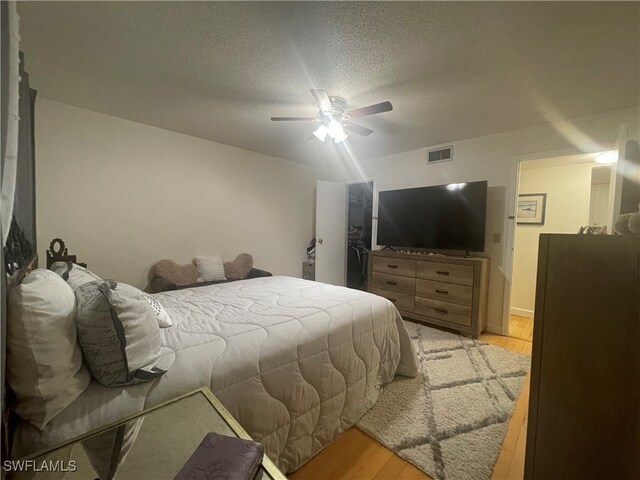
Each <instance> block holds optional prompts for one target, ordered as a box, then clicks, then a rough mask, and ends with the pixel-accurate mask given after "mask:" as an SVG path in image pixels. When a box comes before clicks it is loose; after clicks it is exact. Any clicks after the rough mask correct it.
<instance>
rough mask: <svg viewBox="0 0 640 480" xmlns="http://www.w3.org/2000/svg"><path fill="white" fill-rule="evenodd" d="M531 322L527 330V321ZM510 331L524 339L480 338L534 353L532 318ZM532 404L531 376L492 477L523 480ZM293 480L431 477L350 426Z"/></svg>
mask: <svg viewBox="0 0 640 480" xmlns="http://www.w3.org/2000/svg"><path fill="white" fill-rule="evenodd" d="M523 320H526V321H528V322H529V324H530V325H531V328H530V330H527V328H526V324H527V322H523ZM511 322H512V323H511V325H510V331H511V332H512V334H513V333H517V334H518V335H522V336H523V338H525V337H526V338H529V340H528V341H527V340H523V339H521V338H515V337H511V336H509V337H504V336H502V335H494V334H490V333H488V334H482V335H481V336H480V340H482V341H484V342H487V343H491V344H493V345H498V346H500V347H503V348H506V349H508V350H513V351H514V352H520V353H524V354H527V355H531V338H532V332H533V321H532V320H530V319H525V318H524V317H515V316H512V317H511ZM528 405H529V376H527V378H526V379H525V383H524V387H523V389H522V393H521V394H520V397H518V400H517V402H516V406H515V409H514V412H513V415H512V416H511V420H509V425H508V427H507V433H506V434H505V438H504V442H503V443H502V449H501V450H500V455H499V456H498V460H497V461H496V464H495V466H494V468H493V475H492V477H491V478H492V480H520V479H522V477H523V473H524V452H525V442H526V438H527V412H528ZM289 478H290V479H292V480H346V479H354V480H355V479H357V480H374V479H375V480H418V479H431V477H429V476H428V475H426V474H425V473H423V472H421V471H420V470H418V469H417V468H416V467H414V466H413V465H411V464H410V463H408V462H406V461H405V460H403V459H401V458H400V457H398V456H397V455H396V454H395V453H393V452H392V451H391V450H389V449H388V448H386V447H384V446H382V445H381V444H380V443H378V442H377V441H376V440H374V439H373V438H371V437H370V436H368V435H367V434H365V433H364V432H362V431H361V430H359V429H358V428H357V427H351V428H350V429H349V430H347V431H346V432H345V433H343V434H342V435H341V436H340V437H339V438H338V439H337V440H336V441H335V442H333V443H332V444H331V445H329V446H328V447H327V448H325V449H324V450H323V451H322V452H320V453H319V454H318V455H316V456H315V457H314V458H312V459H311V460H309V462H307V463H306V464H305V465H304V466H303V467H302V468H300V469H299V470H298V471H296V472H295V473H293V474H291V475H289Z"/></svg>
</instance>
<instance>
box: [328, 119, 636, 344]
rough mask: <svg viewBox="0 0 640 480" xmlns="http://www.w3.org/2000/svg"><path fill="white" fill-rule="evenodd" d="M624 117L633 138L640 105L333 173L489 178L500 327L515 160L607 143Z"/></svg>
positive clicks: (386, 178) (384, 180)
mask: <svg viewBox="0 0 640 480" xmlns="http://www.w3.org/2000/svg"><path fill="white" fill-rule="evenodd" d="M625 123H626V124H628V125H629V131H630V134H631V135H630V136H631V138H635V139H637V138H638V136H639V135H638V108H637V107H636V108H628V109H622V110H615V111H612V112H606V113H603V114H598V115H594V116H590V117H583V118H579V119H575V120H572V121H560V122H556V123H553V124H546V125H540V126H536V127H532V128H527V129H523V130H516V131H512V132H505V133H500V134H496V135H489V136H486V137H480V138H472V139H467V140H461V141H454V142H446V143H442V144H441V145H434V146H433V147H430V148H437V147H438V146H446V145H453V161H451V162H443V163H438V164H432V165H427V164H426V156H427V150H428V149H426V148H422V149H418V150H412V151H409V152H404V153H400V154H396V155H389V156H386V157H379V158H375V159H360V160H359V161H357V162H356V163H357V166H358V168H359V169H360V170H361V173H360V172H358V168H355V164H354V162H352V161H345V163H343V164H340V165H337V166H336V167H335V168H334V170H333V172H332V179H333V180H336V181H339V180H351V179H356V178H358V177H360V176H361V175H362V176H365V177H367V178H370V179H373V180H375V182H376V189H377V190H378V191H382V190H391V189H396V188H408V187H417V186H424V185H439V184H445V183H451V182H469V181H474V180H488V181H489V199H488V212H487V239H486V241H485V250H486V255H487V256H489V257H490V258H491V274H490V286H489V319H488V327H487V328H488V330H489V331H492V332H498V333H499V332H501V331H502V324H503V300H504V292H505V290H507V291H509V290H510V282H511V277H509V276H508V273H507V272H505V268H504V266H505V264H507V263H508V261H509V259H508V256H509V254H510V252H507V249H506V248H505V241H504V240H505V234H508V233H509V231H510V230H509V229H510V228H511V227H510V225H509V224H508V222H510V221H508V220H507V215H512V214H513V213H514V206H515V203H512V202H511V200H512V199H514V198H515V190H513V191H512V183H513V184H514V185H513V187H515V177H514V176H513V175H514V168H515V165H516V164H517V162H518V160H520V159H523V158H535V157H538V158H539V157H544V156H557V154H561V153H562V154H565V153H566V154H569V153H579V152H596V151H602V150H606V149H609V148H611V147H613V146H614V145H613V144H614V143H615V140H616V136H617V133H618V128H619V126H620V125H621V124H625ZM554 154H556V155H554ZM512 177H513V180H512ZM374 208H377V206H376V207H374ZM374 211H375V210H374ZM508 227H509V228H508ZM375 228H376V227H375V225H374V229H375ZM494 233H496V234H499V235H500V238H501V241H500V242H499V243H494V242H493V234H494ZM507 270H508V268H507Z"/></svg>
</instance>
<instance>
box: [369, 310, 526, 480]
mask: <svg viewBox="0 0 640 480" xmlns="http://www.w3.org/2000/svg"><path fill="white" fill-rule="evenodd" d="M405 323H406V325H407V328H408V329H409V334H410V336H411V339H412V341H413V342H414V344H415V347H416V351H417V354H418V361H419V364H420V372H419V375H418V376H417V377H416V378H405V377H396V378H395V380H394V381H393V382H392V383H391V384H389V385H387V386H385V387H384V389H383V391H382V393H381V395H380V397H379V398H378V401H377V403H376V404H375V405H374V407H373V408H372V409H371V410H369V411H368V412H367V413H366V414H365V415H364V416H363V417H362V418H361V419H360V421H359V422H358V423H357V426H358V427H359V428H360V429H361V430H363V431H365V432H366V433H368V434H369V435H371V436H372V437H374V438H375V439H376V440H378V441H379V442H380V443H382V444H383V445H385V446H386V447H387V448H389V449H391V450H393V451H394V452H395V453H396V454H398V455H399V456H400V457H402V458H404V459H405V460H407V461H408V462H410V463H412V464H413V465H415V466H416V467H418V468H419V469H420V470H422V471H423V472H425V473H426V474H428V475H430V476H431V477H433V478H437V479H438V480H485V479H488V478H490V477H491V472H492V470H493V465H494V464H495V462H496V460H497V458H498V454H499V453H500V448H501V446H502V441H503V439H504V435H505V432H506V430H507V423H508V421H509V418H510V417H511V414H512V412H513V409H514V407H515V402H516V400H517V398H518V395H519V394H520V390H521V389H522V385H523V383H524V379H525V376H526V375H527V372H528V370H529V366H530V364H531V359H530V357H529V356H527V355H523V354H520V353H515V352H511V351H508V350H505V349H503V348H500V347H497V346H494V345H488V344H486V343H484V342H480V341H478V340H473V339H470V338H466V337H462V336H459V335H455V334H453V333H448V332H443V331H441V330H436V329H434V328H429V327H425V326H422V325H417V324H415V323H411V322H405Z"/></svg>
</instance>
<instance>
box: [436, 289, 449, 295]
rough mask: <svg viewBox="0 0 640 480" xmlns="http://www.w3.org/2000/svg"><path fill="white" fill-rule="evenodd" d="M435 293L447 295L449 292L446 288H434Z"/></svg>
mask: <svg viewBox="0 0 640 480" xmlns="http://www.w3.org/2000/svg"><path fill="white" fill-rule="evenodd" d="M436 293H441V294H442V295H449V292H447V291H446V290H436Z"/></svg>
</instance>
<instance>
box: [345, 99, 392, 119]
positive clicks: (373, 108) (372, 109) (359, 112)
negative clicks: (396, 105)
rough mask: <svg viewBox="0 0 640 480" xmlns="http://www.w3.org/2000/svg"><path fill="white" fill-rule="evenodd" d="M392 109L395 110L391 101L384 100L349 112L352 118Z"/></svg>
mask: <svg viewBox="0 0 640 480" xmlns="http://www.w3.org/2000/svg"><path fill="white" fill-rule="evenodd" d="M391 110H393V105H391V102H382V103H376V104H374V105H369V106H368V107H362V108H356V109H355V110H351V111H350V112H348V113H349V116H350V117H351V118H359V117H365V116H367V115H373V114H374V113H383V112H390V111H391Z"/></svg>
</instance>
